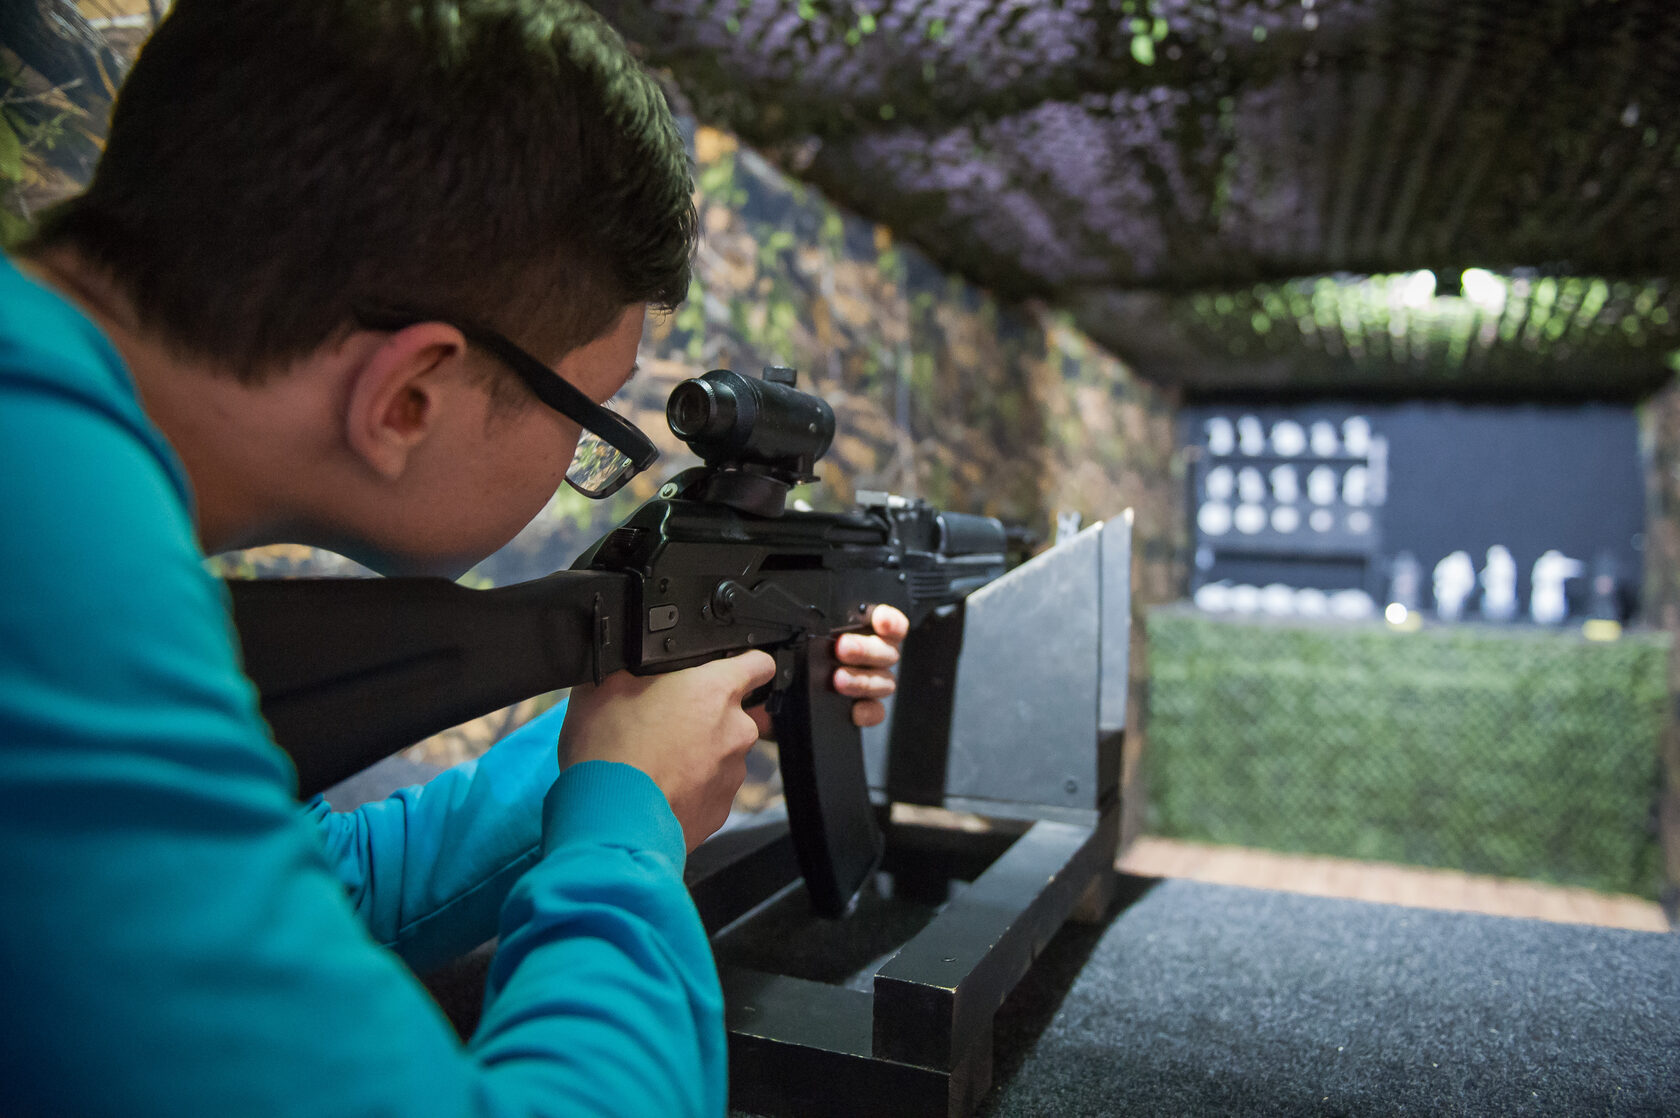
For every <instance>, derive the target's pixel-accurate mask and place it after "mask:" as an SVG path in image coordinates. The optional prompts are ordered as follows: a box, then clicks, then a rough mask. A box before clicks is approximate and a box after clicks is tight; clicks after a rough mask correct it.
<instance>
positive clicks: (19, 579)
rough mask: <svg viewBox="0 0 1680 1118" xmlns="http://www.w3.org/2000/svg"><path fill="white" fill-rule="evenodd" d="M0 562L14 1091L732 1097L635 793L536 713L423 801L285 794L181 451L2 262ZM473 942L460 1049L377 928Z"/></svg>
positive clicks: (284, 1100) (143, 1110) (144, 1095)
mask: <svg viewBox="0 0 1680 1118" xmlns="http://www.w3.org/2000/svg"><path fill="white" fill-rule="evenodd" d="M0 572H3V575H4V579H5V584H4V590H3V592H0V1022H4V1023H3V1024H0V1100H3V1102H0V1109H4V1111H5V1113H7V1114H8V1115H32V1114H52V1115H61V1114H77V1115H83V1114H88V1115H92V1114H114V1115H123V1116H125V1118H143V1116H147V1115H162V1114H171V1115H217V1116H223V1115H228V1116H231V1115H240V1116H246V1115H283V1114H299V1115H309V1116H311V1118H320V1116H324V1115H335V1114H344V1115H357V1116H365V1115H378V1114H391V1115H406V1116H423V1115H462V1116H464V1115H477V1114H484V1115H491V1114H495V1115H516V1114H517V1115H537V1114H565V1115H591V1114H611V1115H620V1116H623V1115H630V1116H634V1115H650V1116H651V1115H658V1116H661V1118H663V1116H666V1115H681V1114H700V1115H719V1114H721V1113H723V1110H724V1107H725V1053H724V1035H723V1023H722V999H721V995H720V993H719V990H718V984H717V975H716V970H715V968H714V965H713V962H712V957H711V953H710V949H709V947H708V944H707V941H706V936H705V932H704V930H703V929H702V927H701V925H700V921H699V918H698V916H697V914H696V913H695V910H694V906H693V903H692V902H691V901H690V899H689V897H688V895H687V892H686V891H685V890H684V888H683V885H682V868H683V861H684V848H683V839H682V832H681V828H680V827H679V825H678V823H677V820H676V818H675V817H674V816H673V815H672V814H671V810H670V808H669V806H668V805H667V804H666V802H665V799H664V797H663V796H662V795H661V794H660V792H659V790H658V788H657V787H656V786H655V785H654V784H653V782H652V781H650V780H649V779H648V778H647V777H646V776H645V775H643V774H642V773H641V772H639V771H637V770H635V769H633V768H630V767H629V766H625V765H619V764H613V763H608V762H589V763H586V764H582V765H577V766H574V767H572V768H570V769H568V770H567V771H566V772H564V773H562V774H558V777H557V778H556V773H555V762H554V738H555V734H556V732H557V728H558V725H559V719H560V717H561V715H560V714H559V713H556V714H554V715H552V716H550V717H548V718H545V719H543V720H541V722H540V723H538V724H536V725H533V726H531V727H528V728H527V729H526V730H525V731H523V732H522V733H520V734H518V735H515V737H514V738H513V739H511V740H509V741H508V742H505V743H503V744H502V745H499V746H497V747H496V749H493V750H492V751H491V752H490V754H489V755H487V757H486V758H485V759H484V760H483V761H481V762H480V763H479V764H477V765H471V766H465V767H463V768H461V769H459V770H455V771H452V772H451V773H448V774H445V776H443V777H440V778H439V780H438V781H435V782H433V783H432V784H431V785H428V786H426V787H425V788H423V789H415V790H409V791H407V792H405V793H402V794H399V795H398V796H397V797H394V798H393V799H391V800H389V801H386V802H384V803H380V804H375V805H370V806H369V807H367V808H365V809H362V810H360V811H358V812H354V813H346V814H339V813H333V812H331V811H329V810H328V809H327V808H326V806H325V805H324V804H321V803H319V802H318V801H317V802H315V803H312V804H311V805H309V806H308V808H307V809H303V808H300V807H299V805H298V803H297V801H296V799H295V798H294V789H295V777H294V774H293V771H292V768H291V765H290V763H289V761H288V760H287V758H286V757H285V755H284V754H283V753H282V752H281V751H280V750H279V749H278V748H277V747H276V746H275V745H274V744H273V742H272V740H271V739H270V737H269V735H268V732H267V728H266V727H265V725H264V724H263V722H262V720H261V718H260V716H259V715H258V713H257V707H256V702H255V695H254V693H253V690H252V688H251V685H250V683H249V681H247V680H246V679H245V678H244V676H243V675H242V674H241V672H240V670H239V665H238V660H237V652H236V643H235V640H234V636H233V633H232V629H231V627H230V625H229V621H228V615H227V610H226V603H225V599H224V595H223V593H222V590H221V588H220V585H219V584H218V583H217V581H216V580H215V579H214V578H212V577H210V576H209V574H208V573H207V572H206V570H205V568H204V565H203V555H202V554H201V553H200V551H199V548H198V545H197V543H196V541H195V537H194V532H193V527H192V518H191V495H190V493H189V490H188V487H187V482H186V478H185V475H184V473H183V471H182V469H181V467H180V464H179V462H178V461H177V459H176V457H175V455H174V453H173V451H172V450H171V449H170V447H169V445H168V444H167V443H166V442H165V441H164V439H163V437H162V435H161V434H160V433H159V432H158V430H157V429H156V428H155V427H154V426H153V425H152V424H151V423H150V421H149V420H148V419H147V418H146V416H145V414H144V413H143V412H142V410H141V408H140V404H139V401H138V399H137V397H136V393H135V390H134V386H133V383H132V381H131V380H130V378H129V376H128V373H127V371H126V370H125V368H124V367H123V364H122V362H121V360H120V359H119V357H118V356H117V354H116V352H115V350H114V349H113V348H112V347H111V345H110V344H109V342H108V341H107V340H106V339H105V338H104V337H103V336H102V335H101V334H100V333H99V331H98V330H97V329H96V328H95V327H94V326H93V325H92V324H91V323H90V322H89V321H88V320H87V319H86V318H84V317H83V316H82V315H81V314H80V313H78V312H77V311H76V310H75V309H74V308H73V307H71V306H70V305H69V304H68V303H66V302H65V301H64V300H62V299H60V298H59V297H57V296H56V295H54V294H52V293H51V292H49V291H47V290H46V289H45V288H42V287H41V286H39V285H37V284H35V283H33V282H32V281H30V280H29V279H27V278H26V277H24V276H23V275H22V274H21V273H19V272H18V271H17V270H16V268H14V267H13V266H12V264H11V263H10V262H9V261H7V260H5V259H4V258H3V257H0ZM545 793H546V794H545ZM498 913H499V918H498ZM491 932H495V933H498V934H499V935H500V936H501V945H500V948H499V950H498V952H497V954H496V957H495V961H494V963H493V965H492V968H491V972H490V980H489V985H488V989H487V991H486V1000H485V1006H484V1014H483V1018H482V1021H481V1023H480V1025H479V1028H478V1031H477V1032H476V1033H475V1034H474V1035H473V1037H472V1038H471V1039H470V1040H469V1041H468V1042H466V1043H465V1044H463V1043H462V1042H460V1041H459V1040H458V1039H457V1038H456V1037H455V1035H454V1033H453V1032H452V1031H451V1029H450V1027H449V1025H448V1024H447V1022H446V1021H445V1020H444V1018H443V1016H442V1015H441V1013H440V1012H439V1011H438V1009H437V1007H436V1005H435V1004H433V1002H432V1001H431V1000H430V999H429V997H428V996H427V994H426V992H425V991H424V989H423V988H421V987H420V986H419V985H418V984H417V983H416V981H415V980H414V978H413V976H412V974H411V972H410V970H409V969H408V968H407V967H405V966H404V965H403V964H402V962H401V961H399V959H398V958H397V956H396V954H394V953H393V950H392V949H394V950H395V951H397V952H401V953H402V954H403V955H404V956H405V957H406V958H408V959H409V960H410V961H411V962H413V963H414V964H415V965H417V966H421V967H425V966H429V965H431V964H433V963H436V962H439V961H441V960H442V959H444V958H447V957H448V956H449V955H450V954H452V953H454V952H456V951H459V950H462V949H464V948H466V947H469V946H471V945H472V944H474V943H476V942H478V941H479V940H481V939H483V938H484V937H485V936H486V935H487V934H489V933H491Z"/></svg>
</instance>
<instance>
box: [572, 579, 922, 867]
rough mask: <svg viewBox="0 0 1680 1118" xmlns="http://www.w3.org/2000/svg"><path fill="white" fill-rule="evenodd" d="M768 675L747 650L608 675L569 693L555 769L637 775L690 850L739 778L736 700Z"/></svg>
mask: <svg viewBox="0 0 1680 1118" xmlns="http://www.w3.org/2000/svg"><path fill="white" fill-rule="evenodd" d="M894 612H895V613H896V612H897V611H896V610H895V611H894ZM900 616H901V617H902V615H900ZM900 639H902V638H900ZM894 658H895V659H896V658H897V656H896V652H895V654H894ZM775 674H776V662H775V660H773V659H771V658H770V656H769V655H768V654H767V653H764V652H757V651H754V652H743V653H741V654H740V655H739V656H732V657H730V658H729V659H727V660H714V661H712V662H711V663H709V664H702V665H700V666H699V667H697V668H687V669H685V670H683V671H680V672H669V673H666V674H664V675H653V676H634V675H631V674H630V673H629V672H614V673H613V674H612V675H610V676H608V677H607V678H606V679H604V680H602V681H601V684H600V686H598V687H591V686H579V687H574V688H572V698H571V705H570V708H569V709H568V711H567V713H566V721H565V724H564V726H563V727H562V728H561V731H560V767H561V768H562V769H564V768H566V767H567V766H568V765H574V764H577V763H578V762H579V761H622V762H624V763H625V764H627V765H633V766H635V767H636V768H638V769H641V770H642V771H643V772H644V773H646V774H647V775H648V776H649V777H651V778H652V779H653V782H654V783H655V784H657V785H658V786H659V790H660V791H661V792H663V793H665V799H666V800H667V801H668V802H669V803H670V805H671V810H672V812H674V813H675V814H676V817H677V822H679V823H681V824H682V829H683V841H684V842H685V843H686V844H687V845H688V849H690V850H693V849H694V848H695V847H697V846H699V845H700V843H701V842H703V841H704V840H705V839H707V838H708V837H710V836H711V834H712V832H713V831H716V830H717V829H718V828H719V827H721V826H723V821H724V820H725V819H727V818H728V817H729V805H730V803H731V802H732V801H733V800H734V798H735V792H736V791H737V790H738V789H739V788H740V787H741V782H742V781H743V780H745V779H746V775H747V761H746V758H747V750H749V749H751V748H752V744H753V742H754V741H756V740H758V725H757V723H756V722H755V721H754V719H753V718H752V717H751V716H750V715H748V714H747V713H746V711H744V710H742V709H741V700H742V699H744V698H746V696H747V694H748V693H749V692H751V691H752V690H754V689H755V688H757V687H760V686H762V685H764V684H766V683H768V682H770V680H771V678H772V677H773V676H774V675H775Z"/></svg>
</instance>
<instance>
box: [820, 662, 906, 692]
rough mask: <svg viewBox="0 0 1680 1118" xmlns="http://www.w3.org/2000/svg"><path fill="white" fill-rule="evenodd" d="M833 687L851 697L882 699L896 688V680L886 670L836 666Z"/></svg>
mask: <svg viewBox="0 0 1680 1118" xmlns="http://www.w3.org/2000/svg"><path fill="white" fill-rule="evenodd" d="M834 689H835V690H836V691H838V692H840V694H842V695H845V696H846V697H847V698H851V699H884V698H886V697H887V696H888V695H891V694H892V693H893V692H894V691H896V690H897V689H898V682H897V681H896V680H894V679H893V676H892V673H891V672H888V671H879V670H877V671H861V670H858V669H855V668H837V669H836V670H835V672H834Z"/></svg>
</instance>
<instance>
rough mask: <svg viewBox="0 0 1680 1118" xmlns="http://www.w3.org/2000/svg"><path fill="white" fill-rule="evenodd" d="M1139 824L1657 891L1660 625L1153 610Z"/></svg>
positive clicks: (1187, 835) (1285, 846)
mask: <svg viewBox="0 0 1680 1118" xmlns="http://www.w3.org/2000/svg"><path fill="white" fill-rule="evenodd" d="M1148 633H1149V649H1150V651H1149V660H1150V691H1149V722H1148V753H1147V760H1146V770H1145V771H1146V774H1147V780H1148V784H1147V788H1148V803H1149V818H1148V821H1147V824H1146V826H1147V829H1148V830H1149V832H1150V833H1153V834H1157V835H1162V836H1167V837H1173V838H1184V839H1191V840H1196V841H1202V842H1213V843H1228V844H1234V845H1242V846H1253V847H1259V848H1263V849H1269V850H1278V851H1287V852H1297V853H1313V854H1329V855H1338V856H1342V857H1349V858H1361V859H1370V860H1377V861H1385V862H1399V863H1409V864H1413V865H1422V866H1437V867H1443V868H1450V869H1458V870H1464V871H1468V872H1471V873H1483V874H1497V875H1501V876H1509V877H1520V878H1529V879H1534V880H1540V881H1548V882H1554V883H1558V884H1569V885H1584V886H1587V887H1589V888H1593V889H1598V890H1602V891H1606V892H1617V893H1633V894H1638V895H1642V896H1647V897H1654V896H1655V895H1656V894H1657V892H1658V891H1659V889H1660V887H1661V884H1662V868H1661V856H1660V852H1659V848H1658V845H1657V840H1656V834H1655V824H1654V818H1655V813H1654V806H1653V805H1654V804H1655V803H1656V800H1657V794H1658V787H1659V769H1658V764H1659V739H1660V735H1661V732H1662V726H1663V714H1664V706H1665V701H1666V687H1665V675H1666V670H1665V669H1666V663H1667V657H1668V638H1667V636H1666V635H1663V634H1648V633H1639V634H1630V635H1628V636H1625V637H1624V638H1623V639H1621V640H1619V641H1615V642H1612V643H1602V644H1601V643H1592V642H1589V641H1586V640H1584V639H1582V638H1581V637H1580V636H1579V635H1578V633H1576V632H1574V631H1568V632H1557V631H1549V630H1539V629H1533V628H1496V627H1492V626H1483V625H1462V626H1451V627H1446V626H1443V627H1430V628H1425V629H1423V630H1420V631H1417V632H1410V633H1407V632H1396V631H1392V630H1390V629H1388V628H1387V627H1386V626H1383V625H1381V624H1380V623H1379V624H1368V625H1331V624H1306V623H1291V624H1285V623H1281V622H1270V621H1230V620H1224V619H1216V618H1213V617H1209V616H1207V615H1204V614H1199V613H1196V612H1194V611H1191V610H1186V609H1180V608H1171V609H1163V610H1157V611H1154V612H1152V613H1151V615H1150V617H1149V619H1148Z"/></svg>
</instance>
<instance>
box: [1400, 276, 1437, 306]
mask: <svg viewBox="0 0 1680 1118" xmlns="http://www.w3.org/2000/svg"><path fill="white" fill-rule="evenodd" d="M1433 298H1435V273H1434V272H1431V271H1429V270H1427V269H1425V270H1424V271H1421V272H1413V273H1411V274H1410V275H1408V276H1407V277H1406V278H1405V279H1403V280H1401V281H1400V301H1401V302H1402V303H1404V304H1406V305H1407V306H1408V307H1414V308H1415V307H1427V306H1428V305H1429V300H1431V299H1433Z"/></svg>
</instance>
